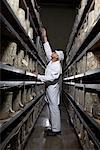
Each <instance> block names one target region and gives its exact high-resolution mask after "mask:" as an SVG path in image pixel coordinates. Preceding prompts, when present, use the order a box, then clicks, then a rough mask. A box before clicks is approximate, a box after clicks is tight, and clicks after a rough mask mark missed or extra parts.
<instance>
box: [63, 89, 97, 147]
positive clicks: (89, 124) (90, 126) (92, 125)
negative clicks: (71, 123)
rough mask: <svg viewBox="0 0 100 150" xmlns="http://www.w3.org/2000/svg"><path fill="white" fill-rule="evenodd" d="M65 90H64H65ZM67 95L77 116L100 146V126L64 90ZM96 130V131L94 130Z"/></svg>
mask: <svg viewBox="0 0 100 150" xmlns="http://www.w3.org/2000/svg"><path fill="white" fill-rule="evenodd" d="M63 92H64V91H63ZM64 94H65V95H66V97H67V99H68V101H69V102H70V103H71V105H72V107H73V108H74V110H75V112H76V114H77V116H78V117H79V119H80V121H81V122H82V124H83V126H84V127H85V129H86V130H87V132H88V134H89V136H90V137H91V139H92V140H93V142H94V143H95V145H96V146H97V148H98V149H99V148H100V139H99V135H100V126H99V125H98V124H97V123H96V122H95V121H94V120H93V119H92V118H91V117H89V116H88V115H87V114H86V113H85V112H84V111H82V110H81V109H80V108H79V106H78V105H77V104H76V103H75V101H74V99H72V97H71V96H70V95H69V94H67V93H66V92H64ZM94 131H95V132H94Z"/></svg>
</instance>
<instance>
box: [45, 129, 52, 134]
mask: <svg viewBox="0 0 100 150" xmlns="http://www.w3.org/2000/svg"><path fill="white" fill-rule="evenodd" d="M49 132H52V130H51V129H46V130H45V131H44V133H45V134H47V133H49Z"/></svg>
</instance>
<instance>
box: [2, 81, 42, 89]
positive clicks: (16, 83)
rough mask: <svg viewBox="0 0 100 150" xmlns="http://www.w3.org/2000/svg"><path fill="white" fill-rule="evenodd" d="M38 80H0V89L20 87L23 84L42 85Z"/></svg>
mask: <svg viewBox="0 0 100 150" xmlns="http://www.w3.org/2000/svg"><path fill="white" fill-rule="evenodd" d="M43 84H44V83H43V82H39V81H0V89H9V88H13V87H22V86H25V85H43Z"/></svg>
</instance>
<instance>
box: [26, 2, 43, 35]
mask: <svg viewBox="0 0 100 150" xmlns="http://www.w3.org/2000/svg"><path fill="white" fill-rule="evenodd" d="M26 3H27V6H28V7H29V9H30V12H31V15H32V19H33V20H35V24H36V26H37V27H38V33H39V35H41V33H40V31H39V29H40V27H41V23H40V22H39V20H38V18H37V16H36V12H35V8H34V6H33V4H32V1H31V0H26ZM36 10H37V9H36Z"/></svg>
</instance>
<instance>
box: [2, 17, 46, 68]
mask: <svg viewBox="0 0 100 150" xmlns="http://www.w3.org/2000/svg"><path fill="white" fill-rule="evenodd" d="M0 19H1V23H2V24H3V27H5V28H6V33H7V32H8V33H11V35H12V34H13V35H12V38H13V40H15V38H16V39H17V41H18V42H19V43H20V44H21V45H22V46H23V47H24V49H25V50H27V51H28V52H29V53H30V54H31V55H32V56H33V57H34V59H35V60H37V61H38V63H39V64H40V65H41V66H42V68H44V69H45V67H44V63H43V62H41V59H40V58H39V56H36V55H35V54H34V53H33V52H32V51H31V49H30V48H29V47H28V45H27V44H26V43H25V42H24V41H23V39H22V38H21V37H20V36H19V34H18V33H17V32H16V31H15V30H14V29H13V27H12V26H11V25H10V24H9V22H8V21H7V20H6V19H5V17H4V16H2V15H1V18H0ZM8 35H9V34H8Z"/></svg>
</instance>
